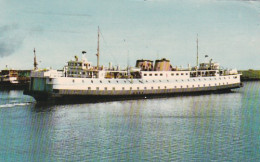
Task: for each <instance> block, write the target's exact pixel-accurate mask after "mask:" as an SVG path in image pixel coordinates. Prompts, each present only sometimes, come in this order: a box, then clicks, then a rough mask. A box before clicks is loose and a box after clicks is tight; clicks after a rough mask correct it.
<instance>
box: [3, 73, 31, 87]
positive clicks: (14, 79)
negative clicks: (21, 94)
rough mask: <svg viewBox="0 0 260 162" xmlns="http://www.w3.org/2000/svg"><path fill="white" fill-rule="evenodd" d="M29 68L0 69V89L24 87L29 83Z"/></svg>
mask: <svg viewBox="0 0 260 162" xmlns="http://www.w3.org/2000/svg"><path fill="white" fill-rule="evenodd" d="M29 76H30V70H12V69H6V70H2V71H0V89H1V90H11V89H24V88H26V87H27V86H28V85H29V81H30V78H29Z"/></svg>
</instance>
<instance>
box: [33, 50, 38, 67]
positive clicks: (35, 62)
mask: <svg viewBox="0 0 260 162" xmlns="http://www.w3.org/2000/svg"><path fill="white" fill-rule="evenodd" d="M33 53H34V62H33V66H34V70H37V69H38V67H37V65H38V63H37V60H36V51H35V48H34V49H33Z"/></svg>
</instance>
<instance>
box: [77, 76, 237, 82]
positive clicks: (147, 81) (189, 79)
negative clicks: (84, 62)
mask: <svg viewBox="0 0 260 162" xmlns="http://www.w3.org/2000/svg"><path fill="white" fill-rule="evenodd" d="M228 78H229V79H230V77H228ZM234 78H235V79H236V78H237V77H234ZM224 79H226V77H224ZM192 80H193V81H196V80H195V79H192ZM192 80H191V79H187V81H192ZM198 80H199V81H201V79H198ZM204 80H217V78H214V79H213V78H212V79H211V78H207V79H206V78H204ZM219 80H221V78H219ZM166 81H167V82H169V80H166ZM175 81H176V82H178V80H175ZM179 81H182V82H184V80H183V79H182V80H179ZM72 82H73V83H74V82H75V80H74V79H73V80H72ZM99 82H100V83H103V81H102V80H100V81H99ZM139 82H140V83H143V82H142V81H141V80H139ZM145 82H146V83H148V80H145ZM152 82H153V83H155V80H152ZM159 82H162V80H159ZM82 83H84V80H82ZM91 83H94V81H93V80H91ZM108 83H111V81H110V80H108ZM116 83H119V80H116ZM124 83H126V80H124Z"/></svg>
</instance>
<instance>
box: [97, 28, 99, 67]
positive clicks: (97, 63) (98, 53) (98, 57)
mask: <svg viewBox="0 0 260 162" xmlns="http://www.w3.org/2000/svg"><path fill="white" fill-rule="evenodd" d="M99 33H100V30H99V26H98V43H97V69H99Z"/></svg>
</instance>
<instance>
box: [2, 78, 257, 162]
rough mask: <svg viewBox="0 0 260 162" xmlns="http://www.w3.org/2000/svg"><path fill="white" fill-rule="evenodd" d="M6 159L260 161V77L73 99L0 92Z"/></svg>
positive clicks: (19, 92)
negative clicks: (198, 88) (117, 97)
mask: <svg viewBox="0 0 260 162" xmlns="http://www.w3.org/2000/svg"><path fill="white" fill-rule="evenodd" d="M0 161H26V162H27V161H260V82H245V83H244V87H243V88H240V89H236V90H233V91H232V92H231V93H223V94H206V95H198V96H179V97H171V98H160V99H143V100H128V101H114V102H105V103H91V104H77V103H72V104H68V105H48V104H45V105H43V104H41V105H39V104H36V102H35V100H34V99H33V98H31V97H29V96H24V95H23V93H22V91H16V90H11V91H0Z"/></svg>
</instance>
